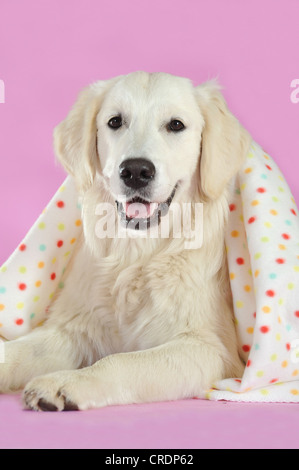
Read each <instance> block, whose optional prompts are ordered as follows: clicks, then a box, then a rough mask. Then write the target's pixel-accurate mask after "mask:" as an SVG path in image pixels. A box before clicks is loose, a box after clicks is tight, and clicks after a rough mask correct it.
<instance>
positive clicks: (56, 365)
mask: <svg viewBox="0 0 299 470" xmlns="http://www.w3.org/2000/svg"><path fill="white" fill-rule="evenodd" d="M76 349H77V348H75V345H74V344H73V342H72V341H71V338H70V336H69V335H68V334H66V333H63V332H62V331H58V330H56V329H54V328H45V327H40V328H37V329H36V330H34V331H33V332H32V333H29V334H28V335H26V336H24V337H22V338H19V339H17V340H14V341H8V342H5V343H4V362H3V363H0V393H9V392H11V391H16V390H19V389H21V388H23V387H24V386H25V384H26V383H27V382H28V381H29V380H31V379H32V378H33V377H36V376H37V375H42V374H46V373H48V372H53V371H57V370H62V369H74V368H77V367H78V366H79V365H80V358H78V357H77V356H76Z"/></svg>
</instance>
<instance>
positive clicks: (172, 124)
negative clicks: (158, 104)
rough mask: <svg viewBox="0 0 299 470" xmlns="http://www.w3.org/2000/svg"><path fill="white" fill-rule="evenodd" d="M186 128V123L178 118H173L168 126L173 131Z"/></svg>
mask: <svg viewBox="0 0 299 470" xmlns="http://www.w3.org/2000/svg"><path fill="white" fill-rule="evenodd" d="M184 129H185V126H184V124H183V123H182V122H181V121H179V120H178V119H173V120H172V121H170V123H169V124H168V126H167V130H169V131H172V132H180V131H182V130H184Z"/></svg>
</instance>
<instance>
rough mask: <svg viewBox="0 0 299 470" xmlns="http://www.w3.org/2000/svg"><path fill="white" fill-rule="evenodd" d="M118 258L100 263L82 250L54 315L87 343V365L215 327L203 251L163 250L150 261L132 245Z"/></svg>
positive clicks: (103, 259) (210, 289) (151, 256)
mask: <svg viewBox="0 0 299 470" xmlns="http://www.w3.org/2000/svg"><path fill="white" fill-rule="evenodd" d="M124 248H125V247H123V249H124ZM113 252H114V254H113V255H111V256H108V257H107V256H106V257H103V258H98V259H95V258H94V257H93V256H91V254H90V253H89V252H88V250H87V249H86V247H85V248H83V247H82V248H81V249H80V250H79V252H78V253H77V256H76V257H75V260H74V263H75V264H76V266H71V267H70V269H69V270H68V272H67V276H66V280H65V288H64V290H63V292H62V293H61V294H60V296H59V297H58V299H57V300H56V302H55V304H54V309H53V315H51V317H52V318H51V319H53V321H54V322H55V323H56V322H57V321H59V322H63V324H64V327H65V328H67V329H68V330H69V331H70V332H71V333H72V334H73V335H74V336H76V338H77V340H78V341H80V344H81V345H82V343H83V342H84V343H85V349H86V350H87V351H88V353H86V355H87V356H88V358H87V359H86V360H87V362H93V361H95V360H97V359H99V358H100V357H103V356H105V355H107V354H113V353H116V352H126V351H134V350H136V351H137V350H141V349H148V348H151V347H155V346H159V345H161V344H164V343H165V342H167V341H170V340H171V339H173V338H175V337H176V336H178V335H181V334H184V333H188V332H191V331H192V332H193V333H194V332H196V331H199V330H200V329H201V327H203V326H204V325H205V323H206V322H209V326H210V327H211V318H209V319H206V318H205V316H204V311H205V305H206V304H207V301H210V297H211V296H213V294H212V291H213V284H214V283H213V280H211V282H210V283H209V286H210V287H209V289H208V290H207V288H206V287H205V288H204V289H203V287H202V286H203V285H205V286H206V275H207V273H206V272H203V271H202V268H201V266H202V264H201V252H200V250H192V251H191V250H184V251H178V252H176V253H165V252H163V250H160V251H159V250H157V251H156V252H152V254H151V255H150V256H149V255H148V254H147V255H146V256H147V258H146V260H145V255H144V253H142V251H138V250H137V251H136V252H135V253H132V252H131V251H130V248H128V245H127V250H125V252H122V251H121V250H116V251H115V250H114V251H113ZM115 253H117V254H115ZM146 253H147V251H146ZM74 268H75V269H74ZM204 281H205V282H204ZM210 291H211V292H210ZM214 294H215V293H214ZM54 317H55V318H54ZM212 323H213V320H212Z"/></svg>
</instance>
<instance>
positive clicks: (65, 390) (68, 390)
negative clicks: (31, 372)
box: [23, 371, 80, 411]
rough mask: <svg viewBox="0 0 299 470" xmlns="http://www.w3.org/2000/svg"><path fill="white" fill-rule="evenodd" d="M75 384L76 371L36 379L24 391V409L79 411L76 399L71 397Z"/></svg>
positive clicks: (56, 373)
mask: <svg viewBox="0 0 299 470" xmlns="http://www.w3.org/2000/svg"><path fill="white" fill-rule="evenodd" d="M75 383H76V371H70V372H55V373H52V374H47V375H43V376H40V377H36V378H35V379H33V380H31V381H30V382H29V383H28V384H27V385H26V387H25V389H24V392H23V404H24V407H25V408H27V409H30V410H36V411H73V410H79V409H80V407H79V404H78V403H77V402H76V400H77V398H75V397H73V395H74V394H73V390H74V389H75ZM74 400H75V401H74Z"/></svg>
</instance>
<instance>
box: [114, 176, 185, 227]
mask: <svg viewBox="0 0 299 470" xmlns="http://www.w3.org/2000/svg"><path fill="white" fill-rule="evenodd" d="M177 186H178V185H177V184H176V185H175V187H174V188H173V190H172V192H171V194H170V196H169V197H168V198H167V199H166V201H164V202H152V201H147V200H146V199H143V198H142V197H139V196H135V197H133V198H132V199H130V200H129V201H126V202H119V201H116V205H117V211H118V213H119V215H120V221H121V223H122V225H123V226H124V227H125V228H127V229H132V230H148V229H149V228H150V227H153V226H155V225H159V224H160V221H161V217H164V216H165V215H166V214H167V213H168V211H169V207H170V204H171V203H172V200H173V198H174V196H175V193H176V190H177Z"/></svg>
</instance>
